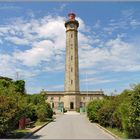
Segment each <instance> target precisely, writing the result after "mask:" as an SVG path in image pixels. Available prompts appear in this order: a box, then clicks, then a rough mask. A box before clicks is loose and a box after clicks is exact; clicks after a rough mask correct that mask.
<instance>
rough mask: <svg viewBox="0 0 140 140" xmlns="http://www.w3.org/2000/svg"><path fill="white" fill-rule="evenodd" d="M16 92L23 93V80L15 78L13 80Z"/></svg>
mask: <svg viewBox="0 0 140 140" xmlns="http://www.w3.org/2000/svg"><path fill="white" fill-rule="evenodd" d="M14 84H15V90H16V92H19V93H22V94H24V93H25V81H24V80H17V81H15V82H14Z"/></svg>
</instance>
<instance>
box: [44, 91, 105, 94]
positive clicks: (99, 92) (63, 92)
mask: <svg viewBox="0 0 140 140" xmlns="http://www.w3.org/2000/svg"><path fill="white" fill-rule="evenodd" d="M44 92H45V93H46V94H48V95H64V94H65V91H44ZM80 95H104V92H103V91H88V92H87V91H80Z"/></svg>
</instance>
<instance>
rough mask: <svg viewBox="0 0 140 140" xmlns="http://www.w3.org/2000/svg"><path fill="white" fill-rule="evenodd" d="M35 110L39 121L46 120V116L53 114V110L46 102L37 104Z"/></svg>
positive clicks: (49, 116)
mask: <svg viewBox="0 0 140 140" xmlns="http://www.w3.org/2000/svg"><path fill="white" fill-rule="evenodd" d="M36 112H37V117H38V119H39V120H40V121H46V120H47V118H52V116H53V111H52V109H51V107H50V105H49V104H47V103H45V104H40V105H38V107H37V110H36Z"/></svg>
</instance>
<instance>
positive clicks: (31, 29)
mask: <svg viewBox="0 0 140 140" xmlns="http://www.w3.org/2000/svg"><path fill="white" fill-rule="evenodd" d="M77 20H78V21H79V22H80V26H79V34H78V39H79V64H80V72H81V73H84V72H85V71H86V73H87V75H92V74H93V75H94V74H96V73H100V72H109V71H113V72H114V71H115V72H116V71H117V72H121V71H139V70H140V56H139V53H138V52H140V49H139V46H137V45H136V44H135V45H134V44H133V42H132V43H128V42H126V41H124V40H123V37H124V36H125V34H119V35H118V36H117V37H116V38H114V39H108V40H107V41H104V40H103V39H102V38H99V37H97V36H96V35H92V34H90V32H89V31H90V30H91V29H90V28H89V27H88V26H87V25H86V24H85V23H84V21H83V20H82V19H80V18H77ZM132 21H133V23H131V24H135V25H136V21H134V20H132ZM64 22H65V18H64V17H60V16H46V17H43V18H40V19H31V20H28V21H26V20H23V19H15V20H13V22H11V23H9V25H5V26H0V32H1V33H2V34H1V36H2V38H1V41H2V42H4V41H5V40H8V41H9V42H12V43H14V44H15V45H16V46H17V50H16V51H15V50H14V52H11V54H10V55H8V54H4V55H3V54H0V60H2V61H1V63H0V67H1V69H0V74H1V75H3V74H6V75H7V76H9V75H11V74H12V75H14V74H15V72H16V71H19V73H21V77H25V78H30V77H34V76H36V75H38V74H39V73H41V72H58V71H64V61H65V27H64ZM134 22H135V23H134ZM110 26H112V29H113V27H114V28H118V26H119V24H118V23H116V24H115V21H113V20H112V24H110ZM123 26H125V24H124V23H123ZM100 43H102V46H100V47H99V46H98V45H99V44H100ZM20 45H27V46H26V47H25V48H24V47H22V49H21V47H20ZM41 68H42V69H41ZM34 69H36V70H34ZM88 80H89V82H90V83H94V82H96V83H109V82H111V81H112V80H109V79H103V78H88ZM82 81H83V82H84V79H83V80H82Z"/></svg>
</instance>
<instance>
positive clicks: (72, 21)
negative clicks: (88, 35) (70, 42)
mask: <svg viewBox="0 0 140 140" xmlns="http://www.w3.org/2000/svg"><path fill="white" fill-rule="evenodd" d="M71 23H74V24H76V25H77V27H79V22H78V21H77V20H67V21H66V22H65V27H67V25H68V24H71Z"/></svg>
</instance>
